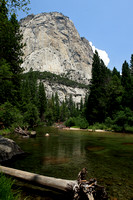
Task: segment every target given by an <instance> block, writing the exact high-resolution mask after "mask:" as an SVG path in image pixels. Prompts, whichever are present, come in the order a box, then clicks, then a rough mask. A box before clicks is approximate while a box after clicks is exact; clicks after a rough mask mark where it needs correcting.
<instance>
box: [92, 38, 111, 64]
mask: <svg viewBox="0 0 133 200" xmlns="http://www.w3.org/2000/svg"><path fill="white" fill-rule="evenodd" d="M90 45H91V47H92V50H93V52H94V53H95V50H96V51H97V52H98V54H99V56H100V58H101V59H102V60H103V61H104V64H105V65H106V66H108V64H109V62H110V59H109V57H108V54H107V53H106V51H104V50H101V49H97V48H96V47H95V46H93V45H92V42H90Z"/></svg>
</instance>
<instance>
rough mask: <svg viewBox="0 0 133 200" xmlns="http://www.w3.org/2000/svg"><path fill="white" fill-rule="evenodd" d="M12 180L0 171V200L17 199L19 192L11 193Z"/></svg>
mask: <svg viewBox="0 0 133 200" xmlns="http://www.w3.org/2000/svg"><path fill="white" fill-rule="evenodd" d="M12 185H13V181H12V180H11V179H9V178H8V179H7V178H6V177H5V176H4V175H3V174H1V173H0V199H1V200H18V199H19V196H20V195H19V194H13V192H12Z"/></svg>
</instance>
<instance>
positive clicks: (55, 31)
mask: <svg viewBox="0 0 133 200" xmlns="http://www.w3.org/2000/svg"><path fill="white" fill-rule="evenodd" d="M20 25H21V30H22V33H23V41H24V43H26V47H25V48H24V63H23V64H22V67H23V68H24V69H25V72H27V71H29V70H30V68H32V69H33V70H34V71H40V72H43V71H48V72H51V73H55V74H57V75H60V76H64V77H67V78H69V79H71V80H74V81H77V82H79V83H83V84H86V85H88V84H89V80H90V79H91V69H92V57H93V51H92V48H91V46H90V44H89V42H88V41H87V40H86V39H85V38H81V37H80V36H79V33H78V32H77V30H76V28H75V26H74V24H73V22H72V21H71V20H69V18H68V17H66V16H64V15H62V14H61V13H57V12H52V13H42V14H38V15H29V16H27V17H26V18H24V19H21V21H20ZM44 85H45V88H46V92H47V96H48V97H50V94H51V93H52V92H53V93H55V92H58V94H59V98H60V100H61V99H63V100H64V96H65V95H66V94H67V95H68V94H72V96H73V100H74V101H75V102H76V103H79V102H80V99H81V97H82V98H84V96H85V94H86V90H84V89H83V90H82V89H78V88H77V89H76V88H75V90H74V89H73V88H69V87H65V88H64V86H63V88H62V86H61V85H56V86H54V85H51V84H50V83H48V82H47V81H44Z"/></svg>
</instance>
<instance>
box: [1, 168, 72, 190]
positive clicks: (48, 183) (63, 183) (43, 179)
mask: <svg viewBox="0 0 133 200" xmlns="http://www.w3.org/2000/svg"><path fill="white" fill-rule="evenodd" d="M0 172H3V173H4V174H7V175H10V176H13V177H15V178H19V179H21V180H26V181H29V182H31V183H35V184H39V185H42V186H45V187H49V188H51V189H52V188H53V189H58V190H60V191H65V192H67V191H68V190H69V189H70V186H71V187H72V188H73V186H74V185H75V184H76V181H72V180H65V179H59V178H54V177H48V176H42V175H39V174H35V173H31V172H26V171H22V170H18V169H13V168H9V167H4V166H0Z"/></svg>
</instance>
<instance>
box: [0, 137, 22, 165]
mask: <svg viewBox="0 0 133 200" xmlns="http://www.w3.org/2000/svg"><path fill="white" fill-rule="evenodd" d="M22 153H24V152H23V151H22V150H21V148H20V147H19V146H18V145H17V144H16V143H15V142H14V141H13V140H11V139H8V138H4V137H2V136H0V162H3V161H6V160H9V159H11V158H12V157H13V156H15V155H18V154H22Z"/></svg>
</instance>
